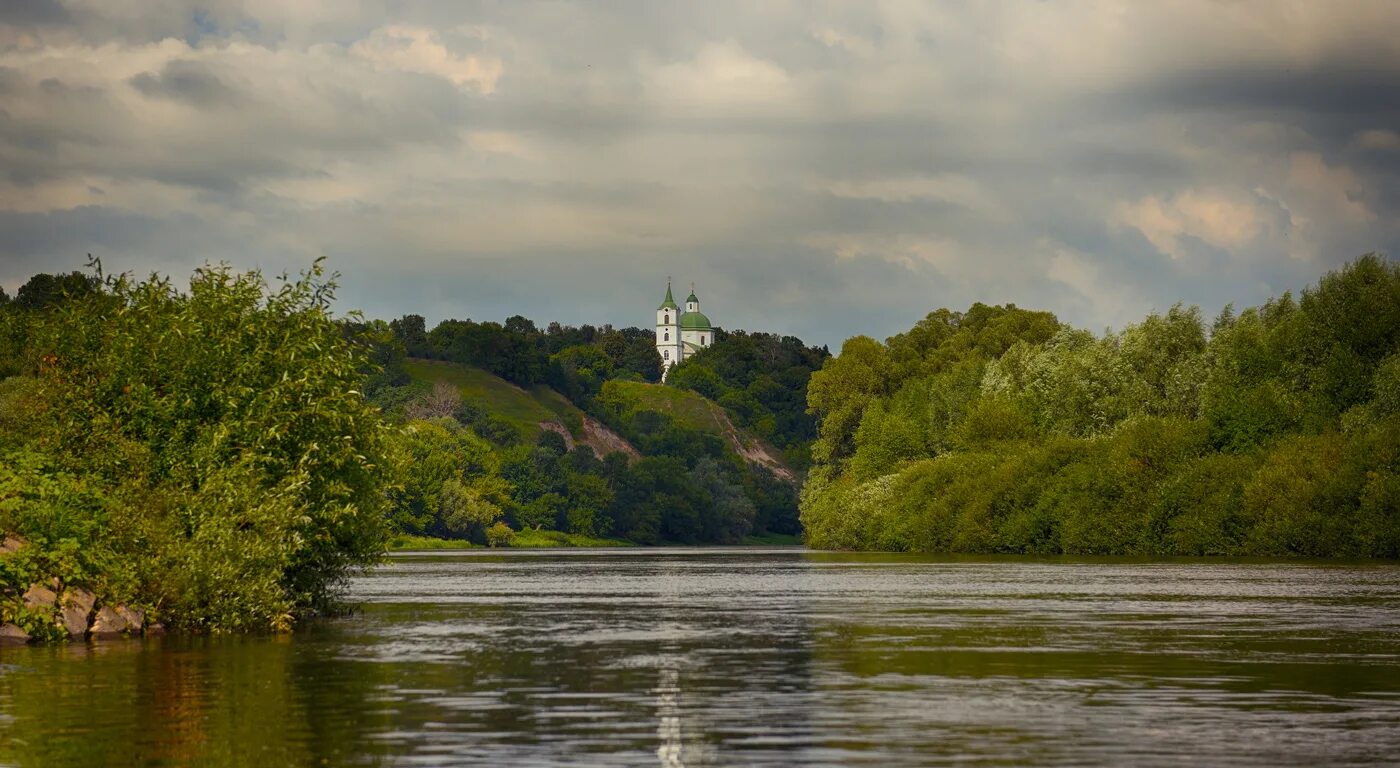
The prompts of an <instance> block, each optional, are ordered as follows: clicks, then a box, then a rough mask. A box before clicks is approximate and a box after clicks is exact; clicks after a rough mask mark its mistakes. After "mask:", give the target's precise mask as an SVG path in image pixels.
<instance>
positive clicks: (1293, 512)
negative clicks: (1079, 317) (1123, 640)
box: [802, 256, 1400, 558]
mask: <svg viewBox="0 0 1400 768" xmlns="http://www.w3.org/2000/svg"><path fill="white" fill-rule="evenodd" d="M807 397H808V403H809V405H810V407H811V409H812V411H813V412H814V413H816V414H817V415H818V417H819V418H820V426H819V430H818V439H817V441H816V442H815V443H814V444H813V447H812V456H813V460H814V465H813V468H812V471H811V473H810V475H809V478H808V480H807V483H806V486H805V488H804V489H803V500H802V522H803V525H804V527H805V529H806V535H807V540H808V542H809V543H810V544H811V545H813V546H817V547H838V548H853V549H885V550H921V551H931V552H986V553H990V552H1012V553H1075V554H1081V553H1082V554H1090V553H1093V554H1143V555H1229V554H1234V555H1272V556H1278V555H1283V556H1327V557H1334V556H1361V557H1386V558H1394V557H1397V556H1400V267H1397V265H1395V264H1393V263H1390V262H1387V261H1386V260H1384V259H1382V258H1380V257H1376V256H1366V257H1363V258H1361V259H1359V260H1357V261H1356V262H1354V263H1352V264H1350V265H1348V266H1346V267H1345V268H1343V269H1341V270H1338V271H1336V272H1333V273H1330V274H1328V275H1326V276H1325V277H1323V278H1322V279H1321V280H1320V281H1319V282H1318V283H1317V284H1316V285H1315V286H1313V287H1311V288H1309V289H1307V290H1304V291H1303V292H1302V293H1301V295H1300V296H1298V297H1297V298H1295V297H1294V296H1292V295H1290V294H1287V293H1285V294H1284V295H1282V296H1280V297H1278V298H1276V299H1273V300H1271V301H1269V302H1267V303H1265V304H1264V305H1262V306H1259V307H1255V308H1251V309H1247V310H1245V311H1243V312H1240V313H1238V314H1236V313H1235V312H1234V311H1232V310H1231V309H1229V308H1227V309H1226V310H1225V311H1223V312H1222V313H1221V314H1220V315H1219V317H1217V318H1215V320H1214V321H1213V322H1212V323H1210V324H1209V326H1207V324H1206V323H1205V322H1204V321H1203V319H1202V317H1201V315H1200V312H1199V310H1197V309H1196V308H1186V307H1181V306H1177V307H1173V308H1171V309H1170V310H1169V311H1168V312H1166V313H1165V314H1152V315H1149V316H1148V317H1146V318H1145V319H1144V320H1143V321H1142V322H1140V323H1137V324H1135V325H1132V326H1129V327H1127V328H1125V329H1123V330H1122V331H1121V332H1110V333H1105V334H1104V335H1102V336H1095V335H1094V334H1091V333H1088V332H1086V331H1082V330H1077V329H1074V328H1071V327H1068V326H1065V325H1063V324H1061V323H1059V322H1058V321H1057V320H1056V318H1055V317H1054V316H1053V315H1051V314H1049V313H1045V312H1032V311H1027V310H1024V309H1020V308H1017V307H1015V306H1005V307H989V306H985V305H982V304H975V305H973V306H972V307H971V308H970V309H968V310H967V311H966V312H950V311H948V310H939V311H937V312H934V313H932V314H930V315H928V317H926V318H925V319H924V320H922V321H920V322H919V323H918V324H917V325H916V326H914V327H913V328H912V329H910V330H909V331H908V332H906V333H902V334H899V335H897V336H894V337H892V338H890V339H888V340H887V341H886V342H885V343H883V344H882V343H880V342H878V341H875V340H873V339H870V338H867V337H863V336H858V337H855V338H852V339H850V340H848V341H847V342H846V343H845V345H844V346H843V348H842V350H841V354H840V356H838V357H835V358H832V359H831V360H829V361H828V362H827V364H826V365H825V366H824V367H823V369H822V370H821V371H819V372H817V373H815V374H813V376H812V378H811V384H810V386H809V388H808V393H807Z"/></svg>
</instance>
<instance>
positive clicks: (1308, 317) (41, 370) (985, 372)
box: [0, 256, 1400, 639]
mask: <svg viewBox="0 0 1400 768" xmlns="http://www.w3.org/2000/svg"><path fill="white" fill-rule="evenodd" d="M94 266H95V267H96V268H95V269H94V271H93V272H92V274H83V273H73V274H70V275H38V276H35V277H34V278H33V279H31V280H30V281H29V282H28V283H26V284H25V286H24V287H23V288H22V289H21V290H20V291H19V293H18V294H17V295H16V296H15V297H14V298H13V299H11V298H10V297H8V296H5V295H4V294H3V293H2V292H0V534H3V535H4V536H5V537H6V538H5V541H4V550H5V551H4V552H3V553H0V626H3V627H5V628H6V630H7V631H9V632H11V633H12V634H15V635H17V636H18V635H27V636H29V637H32V638H36V639H57V638H60V637H62V636H65V635H70V634H71V635H74V636H77V635H81V634H82V633H83V632H84V631H86V630H85V629H84V628H83V625H85V624H87V623H88V622H89V620H90V619H91V618H92V617H93V616H95V615H98V614H101V615H103V616H106V617H107V621H108V624H107V625H110V624H111V623H112V621H111V617H112V616H120V617H122V618H123V622H122V623H123V624H124V625H125V626H126V627H127V628H128V629H129V630H133V631H135V630H138V629H140V628H142V627H143V626H147V625H156V624H157V623H160V624H163V625H165V626H169V627H172V628H174V629H176V630H180V631H185V632H225V631H247V630H263V631H265V630H273V631H278V630H285V629H287V628H289V627H290V626H291V625H292V624H293V623H294V622H295V621H297V620H298V619H299V618H301V617H305V616H308V615H313V614H316V613H324V612H326V611H334V610H337V609H338V607H339V606H338V603H337V600H336V598H337V595H338V588H339V587H340V585H342V584H343V583H344V581H345V579H346V578H347V576H349V575H350V574H352V573H354V572H356V571H357V570H358V569H362V568H364V567H367V566H369V565H372V564H374V563H376V562H378V560H379V558H380V557H381V556H382V555H383V553H384V551H385V549H386V548H387V547H388V546H389V545H390V543H391V542H393V541H395V540H399V541H407V542H418V543H424V542H427V541H429V540H431V541H454V542H459V543H466V544H474V545H490V546H509V545H512V544H515V545H531V546H535V545H557V544H565V545H568V544H599V543H635V544H655V543H736V542H740V541H744V540H746V539H747V540H754V541H774V540H785V539H784V538H783V537H791V536H793V535H794V534H798V533H805V536H806V538H807V541H808V542H809V543H811V544H813V545H815V546H819V547H833V548H849V549H888V550H924V551H936V552H1013V553H1014V552H1019V553H1101V554H1144V555H1171V554H1183V555H1217V554H1234V555H1285V556H1298V555H1302V556H1366V557H1390V558H1393V557H1397V556H1400V511H1397V510H1398V509H1400V346H1397V345H1398V344H1400V338H1397V336H1400V271H1398V270H1397V268H1396V266H1395V265H1393V264H1391V263H1389V262H1386V261H1385V260H1383V259H1381V258H1378V257H1374V256H1368V257H1363V258H1362V259H1360V260H1358V261H1356V262H1355V263H1353V264H1351V265H1349V266H1347V267H1346V268H1344V269H1342V270H1340V271H1338V272H1335V273H1332V274H1329V275H1327V276H1325V277H1324V278H1323V279H1322V280H1321V281H1320V282H1319V283H1318V284H1317V285H1316V286H1315V287H1313V288H1310V289H1308V290H1306V291H1304V292H1303V293H1302V295H1301V297H1300V298H1299V299H1297V300H1295V299H1294V298H1293V297H1292V296H1290V295H1287V294H1285V295H1284V296H1282V297H1280V298H1278V299H1275V300H1273V301H1270V302H1268V303H1266V304H1265V305H1264V306H1262V307H1258V308H1254V309H1250V310H1246V311H1244V312H1242V313H1240V314H1239V315H1238V316H1236V315H1235V314H1234V313H1233V312H1232V311H1230V310H1228V309H1227V310H1226V311H1225V312H1223V313H1222V314H1221V315H1220V317H1218V318H1217V319H1216V320H1215V322H1214V323H1213V324H1212V325H1211V326H1210V327H1209V329H1208V328H1207V327H1206V326H1205V324H1204V323H1203V321H1202V319H1201V317H1200V314H1199V312H1198V310H1196V309H1194V308H1183V307H1179V306H1178V307H1174V308H1172V309H1171V310H1170V311H1168V312H1167V313H1166V314H1164V315H1156V314H1154V315H1151V316H1149V317H1148V318H1146V319H1145V320H1144V321H1143V322H1142V323H1139V324H1137V325H1133V326H1130V327H1129V328H1126V329H1124V330H1123V331H1122V332H1118V333H1106V334H1104V335H1103V336H1095V335H1093V334H1090V333H1087V332H1084V331H1081V330H1076V329H1073V328H1070V327H1067V326H1065V325H1063V324H1061V323H1059V322H1058V321H1057V320H1056V318H1055V317H1054V316H1053V315H1051V314H1049V313H1045V312H1033V311H1027V310H1023V309H1019V308H1016V307H1014V306H1007V307H988V306H984V305H981V304H977V305H974V306H973V307H972V308H971V309H969V310H968V311H967V312H950V311H947V310H939V311H937V312H934V313H932V314H930V315H929V316H928V317H927V318H926V319H925V320H924V321H922V322H920V323H919V324H918V325H917V326H915V327H914V328H913V329H911V330H910V331H909V332H907V333H904V334H900V335H898V336H895V337H892V338H890V339H888V340H887V341H886V342H885V343H880V342H877V341H875V340H873V339H869V338H866V337H856V338H853V339H851V340H849V341H848V342H847V343H846V344H845V345H844V347H843V349H842V353H841V355H840V356H839V357H830V356H829V355H828V354H827V352H826V350H824V349H818V348H812V347H807V346H805V345H803V344H802V342H800V341H799V340H797V339H794V338H791V337H777V336H773V335H769V334H761V333H756V334H745V333H742V332H735V333H724V332H722V331H720V332H718V333H717V335H716V340H715V344H714V345H713V346H712V347H711V348H709V349H706V350H704V351H702V352H700V353H698V354H696V355H695V356H694V357H693V358H690V359H687V360H686V361H685V362H684V363H682V364H681V365H679V366H677V367H676V368H675V369H674V370H673V373H672V376H671V379H670V381H669V382H668V384H665V385H663V384H660V383H658V381H657V380H658V379H659V376H660V361H659V359H657V356H656V353H655V349H654V346H652V336H651V333H650V332H649V331H646V330H643V329H637V328H628V329H613V328H611V327H608V326H604V327H601V328H596V327H592V326H582V327H579V328H572V327H567V326H561V325H559V324H551V325H550V326H548V327H547V328H545V329H543V330H541V329H539V328H538V327H537V326H536V325H535V324H534V323H533V322H531V321H529V320H527V319H525V318H522V317H513V318H510V319H508V320H507V321H506V322H505V323H504V324H498V323H489V322H486V323H480V322H473V321H469V320H447V321H444V322H443V323H441V324H439V325H438V326H437V327H436V328H434V329H432V330H431V331H428V330H427V329H426V327H425V324H424V322H423V319H422V318H421V317H418V316H414V315H408V316H405V317H402V318H399V319H398V320H395V321H393V322H383V321H377V320H365V319H363V318H360V317H357V316H351V317H349V318H336V317H334V316H333V315H332V314H331V312H330V302H331V300H332V297H333V293H334V281H333V280H330V279H327V277H326V276H325V274H324V273H323V271H322V268H321V265H320V263H319V262H318V263H317V264H316V265H315V266H313V268H312V269H311V270H309V271H308V272H307V273H306V274H304V275H301V276H300V277H298V278H286V277H283V278H282V279H280V280H275V281H272V282H270V283H269V281H267V280H264V279H263V277H262V276H261V275H259V274H258V273H238V272H234V271H232V270H230V269H228V268H226V267H221V266H211V267H206V268H204V269H201V270H198V271H196V272H195V274H194V276H193V278H192V279H191V281H190V285H189V288H188V290H178V289H176V288H175V287H174V286H173V285H172V283H171V282H170V281H169V280H167V279H165V278H161V277H152V278H150V279H148V280H145V281H137V280H133V279H131V278H129V277H126V276H117V277H105V276H103V275H102V274H101V271H100V266H97V265H94ZM803 480H805V483H803V484H802V493H801V505H800V513H801V521H800V523H801V527H799V519H798V511H799V505H798V495H797V484H799V483H802V481H803ZM804 528H805V532H804V531H803V529H804ZM423 537H428V538H423ZM50 597H51V598H52V599H49V598H50ZM75 606H76V607H75ZM104 611H105V613H104ZM75 612H81V613H83V614H84V616H82V617H75V616H73V615H72V614H74V613H75ZM79 619H81V621H79ZM107 625H104V626H107Z"/></svg>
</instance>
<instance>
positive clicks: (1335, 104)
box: [0, 0, 1400, 350]
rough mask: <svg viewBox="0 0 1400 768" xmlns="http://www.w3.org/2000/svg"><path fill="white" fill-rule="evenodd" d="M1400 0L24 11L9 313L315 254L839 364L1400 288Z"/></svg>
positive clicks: (19, 7)
mask: <svg viewBox="0 0 1400 768" xmlns="http://www.w3.org/2000/svg"><path fill="white" fill-rule="evenodd" d="M1397 29H1400V3H1395V2H1390V1H1389V0H1379V1H1377V2H1336V3H1323V2H1316V0H1304V1H1300V2H1293V1H1290V0H1261V1H1260V2H1251V1H1249V0H1235V1H1229V2H1226V1H1223V0H1222V1H1219V2H1204V1H1202V0H1174V2H1171V3H1147V2H1140V1H1139V0H1125V1H1123V2H1114V1H1110V0H1101V1H1094V0H1086V1H1085V2H1053V1H1046V2H1005V3H998V2H975V3H974V2H970V3H929V2H922V1H919V2H915V1H905V0H894V1H891V2H880V1H875V2H849V3H825V2H782V1H781V0H778V1H775V2H765V3H751V2H728V1H727V0H706V2H703V3H700V2H685V3H659V2H599V3H575V2H567V1H565V0H560V1H557V2H539V3H533V2H523V1H521V2H516V1H511V2H485V3H472V2H461V1H459V0H423V1H419V0H391V1H390V2H374V1H373V0H334V1H332V0H295V2H289V1H288V0H210V2H205V3H198V4H188V3H183V2H177V1H176V0H122V2H119V3H114V2H110V0H17V1H16V0H10V1H9V2H4V3H0V285H2V286H4V287H5V288H6V289H7V290H8V291H9V292H10V293H11V294H12V295H13V293H14V291H15V289H16V288H17V287H18V286H19V285H21V284H22V283H23V282H24V281H25V280H26V279H27V278H28V277H29V276H30V275H32V274H34V273H36V272H54V271H69V270H72V269H81V268H82V267H83V264H84V263H85V262H86V255H87V254H89V253H91V254H92V255H94V256H96V257H98V258H100V259H101V260H102V262H103V265H104V267H105V268H106V270H107V271H109V272H121V271H131V272H134V273H136V274H138V275H145V274H149V273H151V272H153V271H154V272H160V273H162V274H169V275H172V276H174V277H176V278H177V279H179V280H183V279H185V278H187V276H188V275H189V273H190V272H191V271H192V270H193V269H195V268H197V267H198V266H200V265H201V264H204V263H207V262H221V261H222V262H227V263H229V264H231V265H233V266H235V267H237V268H240V269H251V268H257V269H261V270H263V271H264V272H265V273H266V274H269V275H274V274H278V273H281V272H284V271H292V272H296V271H299V270H302V269H305V268H306V267H307V266H308V265H309V264H310V263H311V262H312V261H313V260H314V259H316V258H318V257H322V256H324V257H326V259H327V264H328V265H329V267H330V268H331V269H333V270H336V271H339V272H340V273H341V278H340V281H339V283H340V288H339V291H338V294H337V295H338V307H339V308H340V309H342V310H350V309H360V310H362V311H364V312H365V313H366V314H367V315H368V316H370V317H380V318H385V319H389V318H394V317H397V316H400V315H403V314H406V313H416V314H421V315H424V316H425V317H426V318H427V319H428V321H429V323H430V324H431V323H435V322H437V321H438V320H441V319H445V318H460V319H466V318H470V319H473V320H502V319H504V318H505V317H507V316H510V315H514V314H523V315H525V316H527V317H530V318H532V319H534V320H535V321H537V322H539V323H540V324H541V325H543V324H544V323H546V322H549V321H551V320H558V321H561V322H564V323H567V324H580V323H585V322H587V323H594V324H603V323H611V324H613V325H616V326H631V325H638V326H643V327H647V326H650V325H651V324H653V323H654V309H655V307H656V305H657V304H658V303H659V302H660V300H661V298H662V294H663V293H664V290H665V285H666V279H667V277H668V276H672V277H673V278H674V280H675V282H676V285H677V287H678V288H679V289H681V291H682V292H684V291H685V290H688V289H689V285H690V283H691V282H694V283H695V284H696V290H697V292H698V294H699V297H700V299H701V301H702V305H703V306H702V308H703V309H704V310H705V311H706V313H707V314H708V315H709V316H710V317H711V319H712V320H713V321H714V322H715V323H716V324H718V325H720V326H722V327H725V328H729V329H736V328H743V329H748V330H761V331H769V332H774V333H781V334H791V335H796V336H799V337H801V338H802V339H803V340H805V341H807V342H808V343H812V344H827V345H830V346H831V348H832V349H833V350H835V349H837V348H838V347H839V345H840V343H841V342H842V340H844V339H845V338H847V337H849V336H852V335H856V334H866V335H871V336H875V337H877V338H883V337H885V336H888V335H890V334H893V333H898V332H900V331H903V330H905V329H907V328H908V327H909V326H911V325H912V324H913V323H914V322H916V321H917V320H919V319H920V318H921V317H923V316H924V315H925V314H926V313H927V312H929V311H932V310H934V309H937V308H939V307H949V308H952V309H961V308H966V307H967V306H969V305H970V304H972V303H973V302H977V301H981V302H985V303H997V304H1000V303H1006V302H1012V303H1015V304H1017V305H1018V306H1022V307H1028V308H1035V309H1048V310H1051V311H1053V312H1055V313H1056V314H1057V315H1058V316H1059V317H1060V318H1061V319H1062V320H1065V321H1067V322H1070V323H1073V324H1075V325H1078V326H1081V327H1086V328H1090V329H1092V330H1096V331H1101V330H1103V329H1105V328H1108V327H1112V328H1121V327H1123V326H1124V325H1125V324H1128V323H1131V322H1134V321H1136V320H1138V319H1141V318H1142V317H1143V316H1144V315H1145V314H1147V313H1148V312H1151V311H1165V310H1167V309H1168V308H1170V307H1171V306H1172V305H1173V304H1175V303H1177V302H1179V301H1180V302H1185V303H1187V304H1198V305H1200V306H1201V307H1202V309H1203V311H1204V312H1205V313H1206V315H1207V317H1209V316H1211V315H1213V314H1214V313H1215V312H1217V311H1218V310H1219V309H1220V308H1221V307H1222V306H1224V305H1225V304H1227V303H1233V304H1234V305H1235V306H1236V308H1240V307H1245V306H1250V305H1254V304H1258V303H1260V302H1262V301H1263V300H1265V299H1267V298H1268V297H1270V296H1273V295H1277V294H1279V293H1281V292H1283V291H1285V290H1297V289H1300V288H1303V287H1305V286H1307V285H1309V284H1311V283H1313V282H1315V281H1316V280H1317V278H1318V277H1320V276H1321V275H1322V274H1324V273H1325V272H1327V271H1328V270H1330V269H1335V268H1337V267H1338V266H1340V265H1342V264H1344V263H1346V262H1347V261H1350V260H1352V259H1354V258H1356V257H1357V256H1359V255H1361V254H1363V253H1367V252H1371V251H1379V252H1382V253H1385V254H1387V255H1390V256H1392V257H1400V247H1397V246H1400V216H1397V212H1400V35H1397V34H1396V33H1395V32H1396V30H1397Z"/></svg>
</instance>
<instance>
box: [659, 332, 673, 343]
mask: <svg viewBox="0 0 1400 768" xmlns="http://www.w3.org/2000/svg"><path fill="white" fill-rule="evenodd" d="M661 335H662V336H663V337H664V338H663V339H662V341H670V340H671V332H670V331H667V332H665V333H663V334H661Z"/></svg>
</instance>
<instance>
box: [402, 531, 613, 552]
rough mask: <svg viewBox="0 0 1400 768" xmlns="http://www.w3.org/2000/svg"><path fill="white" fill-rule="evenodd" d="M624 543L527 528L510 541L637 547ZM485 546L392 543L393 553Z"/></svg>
mask: <svg viewBox="0 0 1400 768" xmlns="http://www.w3.org/2000/svg"><path fill="white" fill-rule="evenodd" d="M634 546H636V545H635V544H633V543H632V542H630V541H626V540H624V539H603V538H596V537H593V536H584V535H582V534H578V533H564V532H563V531H543V530H541V531H536V530H534V529H531V528H527V529H525V530H523V531H517V532H516V533H515V536H514V537H513V538H512V539H511V543H510V547H511V548H513V549H545V548H550V547H634ZM486 548H487V547H486V545H484V544H473V543H471V542H470V541H463V540H462V539H439V538H437V537H435V536H412V535H409V534H405V533H401V534H398V535H396V536H394V538H392V539H390V540H389V551H391V552H407V551H414V552H421V551H423V550H435V549H486Z"/></svg>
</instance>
